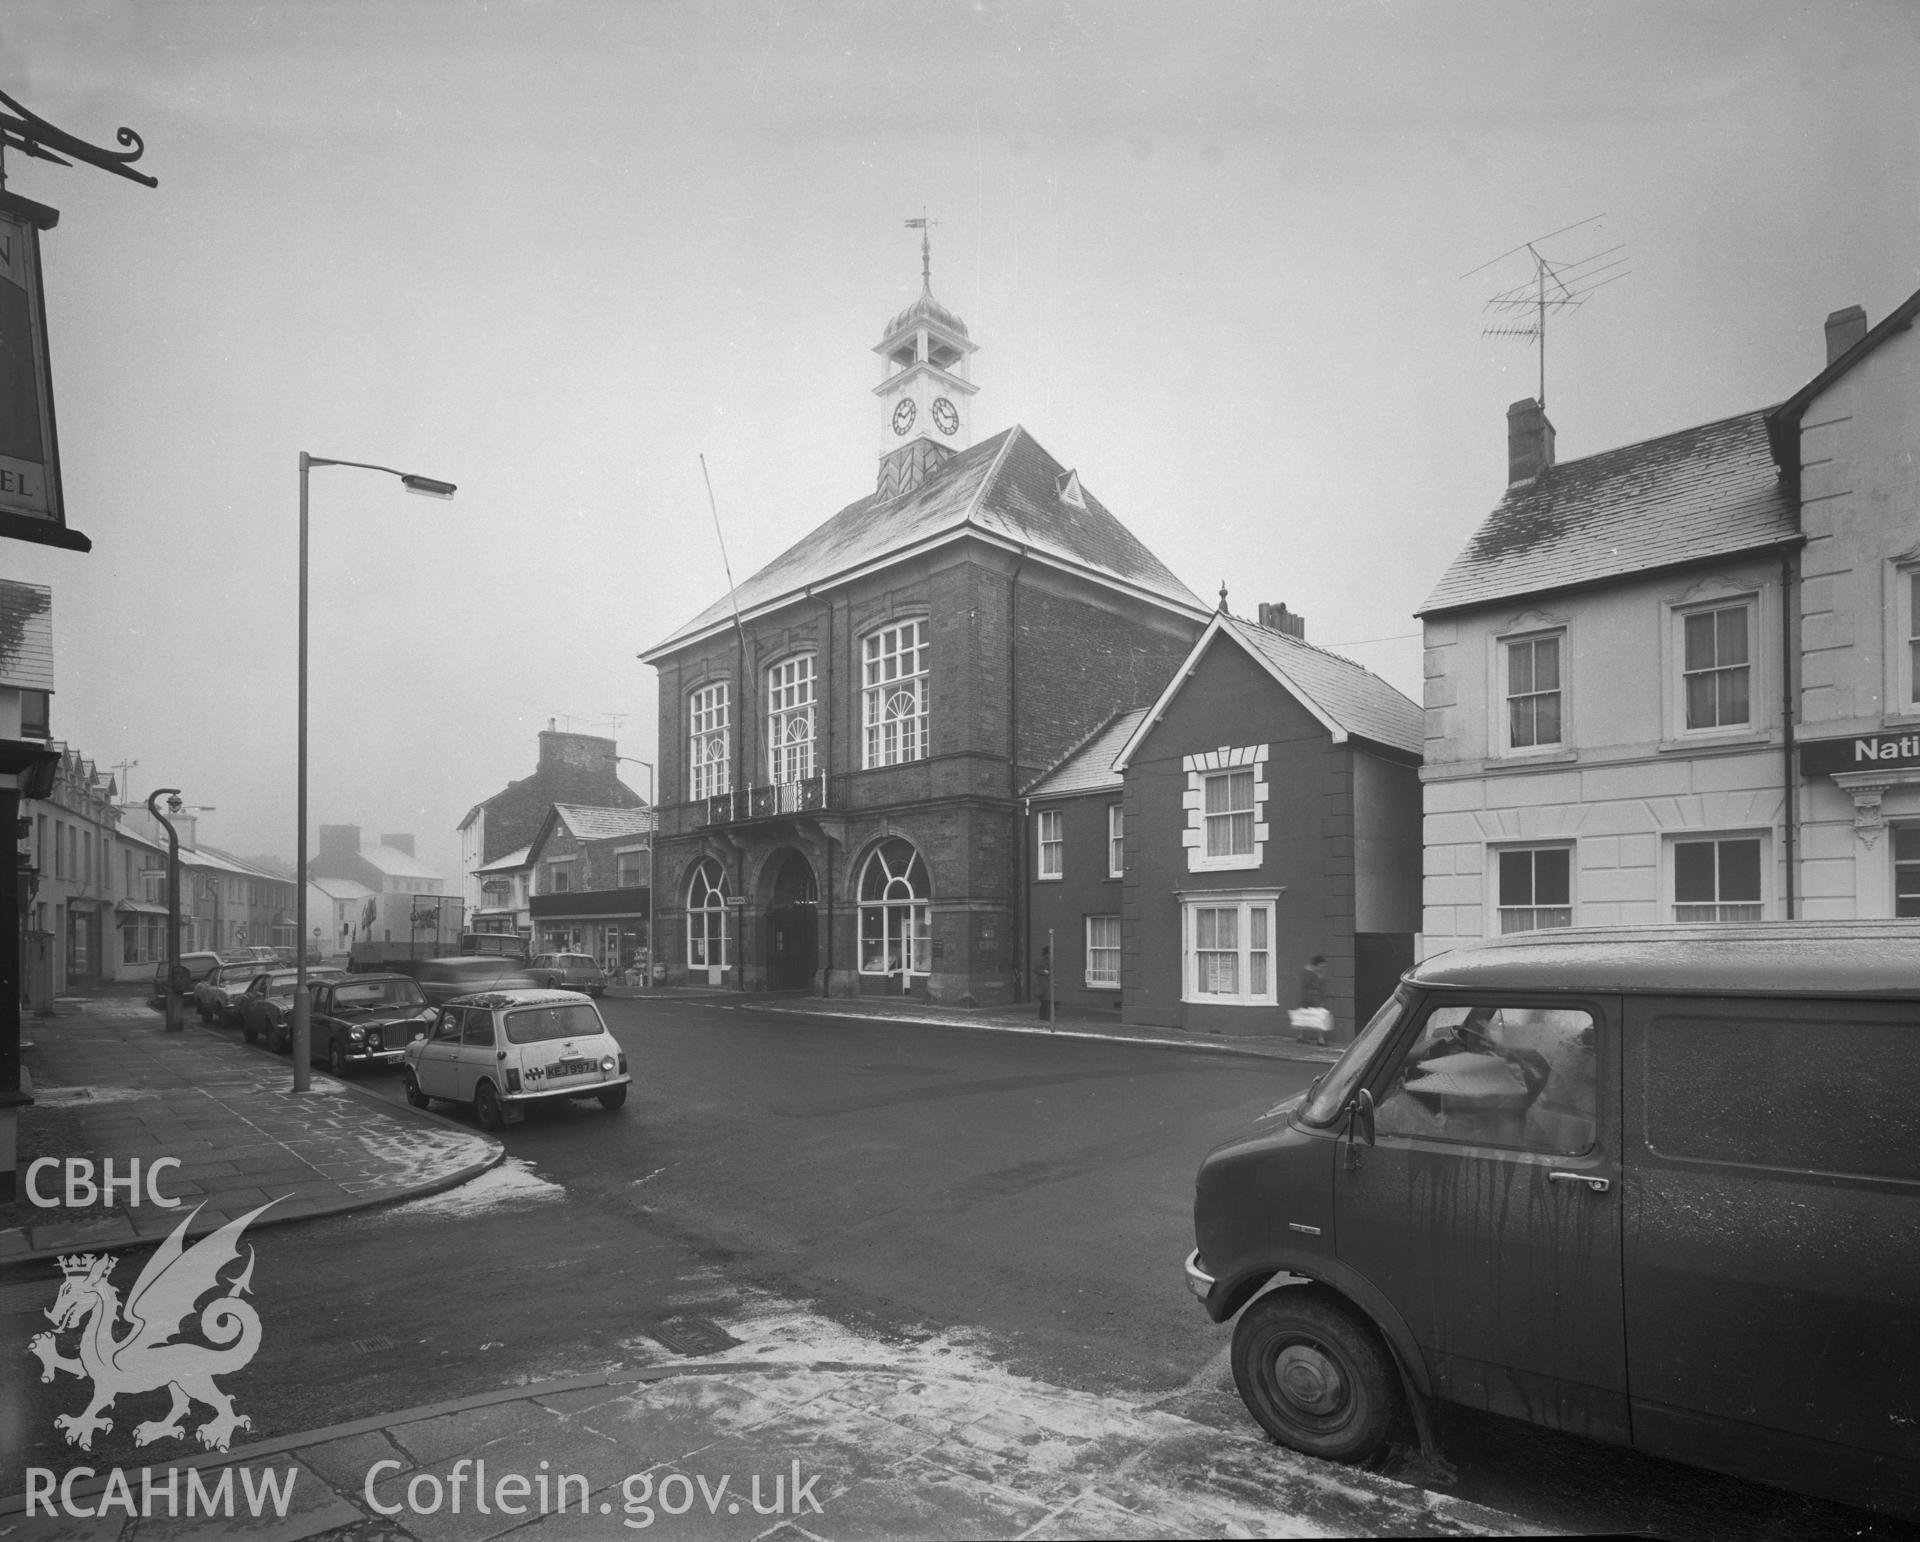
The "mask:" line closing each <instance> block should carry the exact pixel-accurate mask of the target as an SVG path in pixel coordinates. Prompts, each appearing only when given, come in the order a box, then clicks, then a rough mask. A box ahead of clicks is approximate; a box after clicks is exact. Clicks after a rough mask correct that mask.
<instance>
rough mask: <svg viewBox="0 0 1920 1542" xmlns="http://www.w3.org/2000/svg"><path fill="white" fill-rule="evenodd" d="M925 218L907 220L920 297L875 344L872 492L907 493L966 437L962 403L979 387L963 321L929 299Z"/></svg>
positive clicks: (967, 427) (962, 445)
mask: <svg viewBox="0 0 1920 1542" xmlns="http://www.w3.org/2000/svg"><path fill="white" fill-rule="evenodd" d="M928 223H929V222H928V221H927V220H926V219H924V218H921V219H912V220H908V221H907V225H908V228H909V229H916V230H918V231H919V232H920V297H919V298H918V299H916V300H915V301H914V302H913V303H912V304H911V305H909V306H908V307H907V308H906V309H905V310H903V311H901V312H900V314H899V315H897V316H895V317H894V318H893V320H892V321H890V322H888V323H887V330H886V333H885V335H884V336H883V337H882V338H881V339H880V342H879V343H878V344H877V345H876V346H875V348H874V350H873V351H874V352H875V353H877V354H879V355H880V360H881V370H882V373H881V379H880V384H879V385H877V386H875V387H874V388H873V394H874V396H875V397H876V398H877V399H878V400H879V403H880V478H879V485H878V490H877V491H878V496H879V497H881V498H891V497H894V496H896V495H898V494H900V493H904V492H910V491H911V490H912V489H914V488H916V487H918V486H919V485H920V484H921V483H922V482H924V481H925V480H926V479H927V478H928V477H929V476H931V475H932V474H933V473H934V472H935V471H936V470H938V469H939V467H940V466H941V465H943V464H944V463H945V462H946V460H947V459H948V457H950V456H952V455H954V454H956V453H957V452H958V451H961V450H964V449H966V448H967V446H968V445H969V444H971V443H972V442H973V441H972V429H971V424H970V421H969V418H970V414H969V410H968V404H969V401H970V399H971V398H972V396H973V393H974V392H975V391H977V390H978V389H979V387H978V386H976V385H974V383H973V382H972V381H971V380H969V379H968V378H967V374H968V363H967V360H968V356H969V355H970V354H971V353H972V352H973V350H974V347H975V344H974V343H973V341H972V340H971V339H970V338H968V336H967V324H966V323H965V322H964V321H962V320H961V319H960V318H959V317H958V316H956V315H954V313H953V312H952V311H950V310H948V309H947V308H946V307H945V306H944V305H942V304H941V303H940V302H939V301H938V300H936V299H934V297H933V252H932V247H931V244H930V242H929V241H928V239H927V226H928Z"/></svg>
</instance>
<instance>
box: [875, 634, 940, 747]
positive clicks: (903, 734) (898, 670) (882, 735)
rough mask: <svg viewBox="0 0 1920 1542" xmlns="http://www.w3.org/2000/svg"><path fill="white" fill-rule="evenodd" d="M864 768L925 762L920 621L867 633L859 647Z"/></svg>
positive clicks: (923, 652) (923, 647)
mask: <svg viewBox="0 0 1920 1542" xmlns="http://www.w3.org/2000/svg"><path fill="white" fill-rule="evenodd" d="M860 652H861V659H860V669H861V715H862V718H863V719H864V721H865V726H866V746H865V758H864V760H863V761H862V764H863V765H864V766H868V767H872V766H897V765H899V764H901V763H902V762H903V761H909V760H925V759H926V758H927V754H928V742H927V623H926V620H925V618H924V617H922V618H921V619H919V620H915V621H901V622H898V623H896V624H895V625H893V626H884V627H882V628H880V630H879V631H877V632H870V633H869V634H868V635H867V637H866V640H865V641H864V642H862V643H861V645H860Z"/></svg>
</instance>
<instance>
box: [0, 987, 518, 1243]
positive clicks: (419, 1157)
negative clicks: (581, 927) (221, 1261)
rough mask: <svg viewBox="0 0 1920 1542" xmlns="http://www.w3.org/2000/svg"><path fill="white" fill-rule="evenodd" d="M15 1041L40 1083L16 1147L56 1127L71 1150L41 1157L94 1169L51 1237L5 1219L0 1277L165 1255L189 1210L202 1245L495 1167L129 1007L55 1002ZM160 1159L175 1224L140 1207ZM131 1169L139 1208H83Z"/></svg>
mask: <svg viewBox="0 0 1920 1542" xmlns="http://www.w3.org/2000/svg"><path fill="white" fill-rule="evenodd" d="M23 1027H24V1031H25V1034H26V1036H27V1037H28V1039H29V1040H30V1046H29V1047H27V1048H26V1049H25V1051H24V1054H23V1056H22V1058H23V1061H24V1063H25V1065H26V1067H27V1069H28V1071H29V1072H30V1074H31V1075H32V1077H33V1082H34V1104H33V1106H32V1107H31V1108H28V1109H26V1110H23V1112H22V1116H21V1118H22V1126H23V1145H24V1143H25V1142H24V1134H25V1132H26V1131H27V1130H30V1128H31V1125H32V1121H33V1120H34V1119H35V1118H36V1116H37V1115H44V1116H50V1117H48V1118H47V1120H46V1122H47V1123H48V1124H53V1123H54V1122H55V1120H56V1119H58V1120H60V1122H61V1123H62V1124H63V1125H64V1127H65V1128H66V1130H67V1131H68V1132H69V1135H68V1138H69V1139H71V1140H72V1141H73V1142H74V1145H75V1149H74V1150H73V1151H71V1152H52V1153H50V1154H53V1155H72V1156H78V1157H85V1158H90V1159H91V1160H92V1162H93V1164H94V1165H93V1167H92V1169H91V1172H90V1174H87V1175H85V1176H84V1177H83V1178H82V1179H81V1181H80V1182H79V1183H78V1184H77V1186H76V1189H75V1194H74V1196H73V1197H75V1198H78V1199H79V1200H81V1201H82V1203H81V1204H79V1205H77V1206H69V1205H65V1204H63V1205H62V1206H60V1207H58V1209H57V1210H53V1211H49V1212H47V1219H46V1220H44V1221H41V1220H39V1219H37V1218H36V1214H35V1211H36V1207H35V1206H34V1205H32V1204H31V1203H30V1202H25V1203H19V1204H16V1205H15V1206H12V1207H10V1210H11V1212H12V1214H11V1216H10V1217H9V1218H10V1219H12V1220H14V1222H15V1224H12V1225H9V1226H6V1227H5V1228H0V1264H12V1263H23V1262H29V1261H33V1260H37V1259H47V1258H52V1257H54V1256H55V1255H57V1254H59V1253H62V1252H73V1251H79V1250H81V1249H87V1250H92V1251H112V1250H115V1249H120V1248H127V1247H134V1246H137V1245H139V1244H142V1243H147V1242H154V1241H158V1240H159V1239H160V1238H162V1237H164V1236H166V1235H167V1233H169V1232H171V1231H172V1230H173V1229H174V1227H175V1226H177V1225H178V1224H179V1223H180V1221H181V1220H182V1219H183V1218H184V1217H185V1216H186V1215H187V1213H188V1212H189V1211H191V1210H192V1209H193V1207H194V1206H196V1205H198V1206H200V1207H201V1208H200V1211H199V1214H198V1216H197V1217H196V1218H195V1220H194V1223H193V1226H192V1229H191V1233H190V1234H191V1235H196V1236H197V1235H199V1234H201V1233H203V1232H207V1231H211V1230H214V1229H215V1228H217V1227H219V1226H221V1225H223V1224H225V1223H226V1222H227V1221H228V1220H231V1219H232V1218H233V1217H234V1216H237V1215H241V1214H244V1213H245V1212H247V1211H249V1210H252V1209H254V1208H255V1207H256V1206H259V1205H263V1204H265V1203H266V1202H267V1201H268V1200H269V1199H277V1200H278V1203H276V1204H275V1205H274V1207H273V1208H272V1209H271V1210H269V1211H268V1212H267V1213H266V1214H265V1215H264V1216H262V1217H261V1218H260V1219H259V1220H258V1221H256V1222H255V1223H254V1225H255V1226H256V1227H257V1226H262V1225H268V1224H272V1223H275V1222H283V1221H291V1220H299V1219H303V1218H306V1217H310V1216H316V1215H331V1214H334V1213H337V1212H339V1211H342V1210H353V1209H358V1208H360V1207H362V1206H365V1205H373V1204H384V1203H389V1202H392V1201H395V1200H400V1199H409V1198H413V1197H415V1196H417V1195H420V1194H429V1193H433V1192H434V1191H435V1190H438V1189H444V1188H451V1187H452V1186H453V1185H455V1184H457V1183H463V1182H465V1181H466V1180H467V1179H469V1178H472V1177H474V1176H476V1175H477V1174H479V1173H482V1172H485V1171H486V1170H487V1169H488V1168H489V1167H491V1166H493V1164H494V1163H496V1162H498V1161H499V1160H500V1159H501V1157H502V1155H503V1154H504V1153H503V1151H502V1148H501V1146H500V1143H499V1142H498V1141H496V1140H493V1139H491V1138H490V1137H488V1136H485V1135H482V1134H479V1133H477V1132H475V1131H472V1130H468V1129H463V1128H461V1127H460V1126H459V1125H457V1124H455V1123H453V1122H452V1121H451V1120H447V1119H441V1118H436V1117H434V1116H432V1115H430V1114H424V1113H420V1112H418V1111H416V1110H413V1109H407V1108H396V1107H393V1106H392V1105H389V1104H386V1103H383V1102H380V1101H379V1100H376V1099H374V1098H372V1097H369V1096H367V1095H364V1094H362V1093H360V1092H358V1091H357V1090H355V1089H354V1088H352V1087H350V1086H348V1085H345V1084H343V1083H341V1082H338V1081H335V1080H334V1079H333V1078H332V1077H330V1076H328V1075H327V1074H326V1073H325V1072H323V1071H320V1070H318V1069H316V1070H315V1071H314V1074H313V1090H312V1091H311V1092H309V1093H304V1094H295V1093H294V1092H293V1091H292V1086H293V1068H292V1064H291V1062H289V1061H284V1060H278V1061H276V1060H269V1059H267V1058H265V1057H264V1056H262V1055H258V1054H252V1053H240V1052H238V1051H237V1050H236V1048H235V1046H234V1045H233V1044H232V1043H230V1042H229V1041H228V1040H227V1039H225V1038H224V1037H222V1036H221V1035H219V1034H215V1033H212V1032H209V1031H208V1030H206V1029H204V1028H202V1027H200V1026H199V1025H198V1024H197V1023H193V1022H191V1021H190V1022H189V1026H188V1027H187V1028H186V1029H185V1031H184V1032H181V1033H168V1032H166V1031H165V1028H164V1025H163V1023H162V1021H161V1017H160V1014H159V1013H158V1012H155V1011H154V1010H153V1009H152V1008H150V1007H149V1006H147V1004H146V1003H145V1002H144V1001H143V1000H140V999H138V998H135V997H130V996H101V997H96V998H87V999H73V998H63V999H62V1000H61V1001H60V1002H59V1003H58V1004H57V1007H56V1011H55V1015H54V1016H52V1017H50V1018H47V1017H29V1018H27V1019H26V1021H25V1024H24V1025H23ZM61 1116H67V1117H65V1118H64V1119H63V1118H61ZM160 1157H173V1158H175V1159H177V1160H178V1162H179V1164H180V1165H179V1166H178V1167H177V1168H172V1169H168V1170H166V1171H165V1172H163V1173H162V1174H161V1175H160V1177H159V1179H158V1180H157V1184H158V1187H159V1190H160V1195H161V1198H163V1199H170V1200H177V1201H179V1204H178V1205H177V1206H176V1207H174V1208H168V1207H165V1206H162V1205H156V1204H154V1203H153V1202H152V1197H151V1194H150V1193H149V1184H148V1164H150V1163H151V1162H153V1161H154V1160H155V1159H156V1158H160ZM136 1161H137V1162H139V1163H140V1198H139V1202H138V1203H137V1204H128V1203H114V1204H111V1205H107V1204H101V1203H97V1202H96V1203H93V1204H88V1203H85V1201H86V1199H87V1191H86V1188H85V1186H84V1185H85V1182H86V1181H93V1182H95V1183H97V1182H98V1180H99V1179H100V1178H101V1177H102V1176H103V1174H105V1173H106V1172H107V1167H106V1164H107V1163H108V1162H111V1163H112V1164H113V1166H112V1169H111V1171H112V1175H113V1176H115V1177H116V1178H124V1177H126V1176H127V1175H129V1174H130V1173H131V1172H132V1170H133V1163H135V1162H136ZM22 1167H23V1170H22V1173H21V1178H22V1179H23V1180H24V1179H25V1177H26V1173H25V1171H24V1168H25V1164H24V1163H23V1164H22ZM64 1178H65V1174H63V1173H60V1172H50V1171H46V1170H44V1169H43V1170H42V1172H41V1174H40V1175H39V1178H38V1181H37V1184H36V1187H37V1189H38V1191H39V1193H40V1194H41V1195H43V1196H48V1197H51V1196H52V1195H53V1194H55V1193H56V1192H57V1193H59V1194H60V1195H61V1197H62V1198H63V1199H64V1198H65V1197H67V1196H66V1195H65V1192H64ZM126 1197H127V1196H126V1194H125V1191H124V1190H118V1191H116V1193H115V1194H114V1196H113V1198H114V1199H115V1200H124V1199H125V1198H126Z"/></svg>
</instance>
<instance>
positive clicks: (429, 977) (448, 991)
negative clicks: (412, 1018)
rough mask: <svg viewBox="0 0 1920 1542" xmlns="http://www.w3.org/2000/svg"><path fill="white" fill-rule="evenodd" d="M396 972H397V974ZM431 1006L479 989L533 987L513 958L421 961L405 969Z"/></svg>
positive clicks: (528, 988)
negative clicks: (418, 983) (417, 982)
mask: <svg viewBox="0 0 1920 1542" xmlns="http://www.w3.org/2000/svg"><path fill="white" fill-rule="evenodd" d="M396 972H397V971H396ZM406 973H408V974H410V975H412V976H413V977H414V979H416V980H418V981H419V982H420V989H421V990H423V991H424V992H426V997H427V1000H428V1001H429V1002H431V1003H432V1004H433V1005H434V1006H436V1007H437V1006H439V1005H441V1004H442V1003H443V1002H447V1001H451V1000H452V999H453V998H454V997H455V996H465V995H468V994H470V993H472V992H474V991H482V990H499V991H510V990H531V989H533V988H534V986H535V985H536V983H537V982H536V981H535V980H534V978H533V976H532V975H530V974H528V973H527V972H526V966H525V965H524V964H521V963H520V962H518V961H517V960H515V959H511V958H501V957H498V956H482V955H479V954H474V955H471V956H468V957H463V958H423V959H420V960H419V961H418V962H416V963H414V964H413V965H412V967H410V968H409V969H407V971H406Z"/></svg>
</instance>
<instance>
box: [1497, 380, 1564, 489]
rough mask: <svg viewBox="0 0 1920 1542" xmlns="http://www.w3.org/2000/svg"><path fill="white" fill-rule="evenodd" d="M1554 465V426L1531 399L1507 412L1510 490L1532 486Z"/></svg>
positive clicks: (1538, 405)
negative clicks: (1530, 483) (1529, 484)
mask: <svg viewBox="0 0 1920 1542" xmlns="http://www.w3.org/2000/svg"><path fill="white" fill-rule="evenodd" d="M1552 464H1553V425H1552V424H1551V423H1549V422H1548V421H1547V410H1546V408H1544V407H1542V406H1541V405H1540V404H1539V403H1538V402H1536V401H1535V400H1534V399H1533V398H1532V397H1531V396H1529V397H1527V398H1525V399H1524V400H1522V401H1517V402H1515V403H1514V404H1513V405H1512V406H1511V407H1509V408H1508V409H1507V486H1509V487H1518V486H1519V485H1520V484H1521V483H1522V482H1531V481H1532V480H1533V479H1534V478H1535V477H1537V476H1539V475H1540V473H1541V472H1543V471H1545V470H1546V469H1547V467H1549V466H1551V465H1552Z"/></svg>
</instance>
